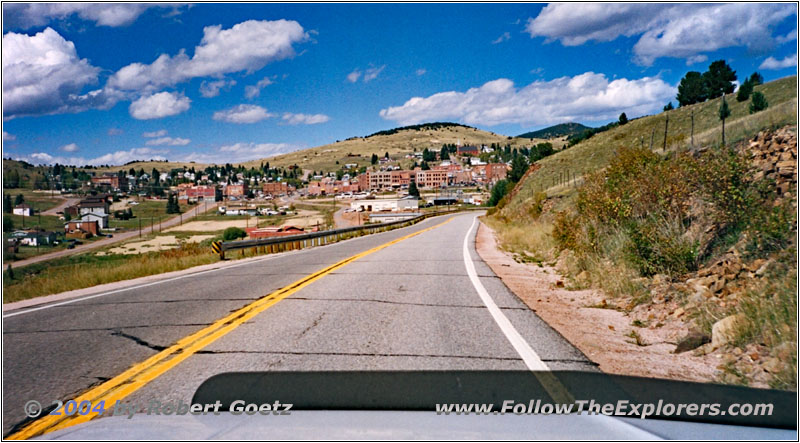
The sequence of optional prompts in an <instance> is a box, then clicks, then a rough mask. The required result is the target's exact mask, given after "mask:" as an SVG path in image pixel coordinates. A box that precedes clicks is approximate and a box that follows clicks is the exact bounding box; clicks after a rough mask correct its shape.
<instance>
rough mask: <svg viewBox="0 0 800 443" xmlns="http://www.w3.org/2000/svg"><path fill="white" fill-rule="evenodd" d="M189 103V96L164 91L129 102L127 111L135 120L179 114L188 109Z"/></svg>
mask: <svg viewBox="0 0 800 443" xmlns="http://www.w3.org/2000/svg"><path fill="white" fill-rule="evenodd" d="M189 103H191V100H189V97H186V96H184V95H183V94H178V93H177V92H166V91H165V92H159V93H158V94H153V95H148V96H144V97H141V98H140V99H138V100H136V101H134V102H133V103H131V105H130V106H129V107H128V112H130V114H131V117H133V118H135V119H137V120H150V119H154V118H162V117H169V116H172V115H177V114H180V113H181V112H184V111H186V110H187V109H189Z"/></svg>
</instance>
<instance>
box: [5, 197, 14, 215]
mask: <svg viewBox="0 0 800 443" xmlns="http://www.w3.org/2000/svg"><path fill="white" fill-rule="evenodd" d="M12 209H14V205H13V204H11V196H10V195H8V194H3V212H6V213H11V212H12Z"/></svg>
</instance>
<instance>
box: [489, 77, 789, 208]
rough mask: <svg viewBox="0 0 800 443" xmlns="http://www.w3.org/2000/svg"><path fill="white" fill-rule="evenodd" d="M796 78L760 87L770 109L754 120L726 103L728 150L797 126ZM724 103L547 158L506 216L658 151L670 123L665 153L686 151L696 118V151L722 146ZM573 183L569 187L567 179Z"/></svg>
mask: <svg viewBox="0 0 800 443" xmlns="http://www.w3.org/2000/svg"><path fill="white" fill-rule="evenodd" d="M796 85H797V77H796V76H791V77H786V78H782V79H780V80H775V81H772V82H769V83H766V84H763V85H759V86H756V88H755V90H756V91H760V92H761V93H763V94H764V95H765V96H766V98H767V101H769V108H768V109H767V110H766V111H763V112H760V113H757V114H754V115H750V114H749V111H748V105H749V103H750V101H749V100H748V101H745V102H738V101H736V98H735V95H730V96H728V97H727V98H726V100H727V102H728V106H730V109H731V116H730V117H729V118H728V119H727V121H726V125H725V134H726V141H727V142H728V143H729V144H732V143H735V142H737V141H741V140H743V139H744V138H746V137H747V136H748V134H752V133H753V132H754V131H756V132H757V131H758V130H760V129H761V128H766V127H780V126H783V125H786V124H791V123H794V122H796V120H797V89H796ZM721 100H722V99H721V98H718V99H714V100H709V101H707V102H705V103H698V104H695V105H691V106H684V107H680V108H678V109H675V110H672V111H667V112H663V113H661V114H657V115H653V116H649V117H644V118H639V119H636V120H633V121H631V122H629V123H628V124H626V125H623V126H619V127H617V128H614V129H611V130H609V131H606V132H603V133H600V134H597V135H595V136H594V137H592V138H590V139H588V140H585V141H583V142H581V143H578V144H576V145H575V146H573V147H571V148H569V149H566V150H563V151H561V152H558V153H556V154H555V155H552V156H550V157H546V158H544V159H542V160H540V161H539V162H538V164H539V165H540V169H539V170H537V171H536V173H535V174H531V175H530V176H529V177H528V178H527V179H526V180H524V181H523V182H522V183H520V184H519V185H518V187H517V189H516V192H517V194H516V196H515V198H513V199H512V200H511V201H510V202H509V204H508V205H507V206H506V208H505V209H504V210H503V212H504V213H505V214H507V215H510V214H511V213H513V212H517V211H519V210H520V209H521V208H522V207H523V206H524V203H525V202H526V201H528V200H529V199H531V198H532V197H533V196H534V195H535V193H536V192H546V193H547V194H548V195H549V196H552V195H563V194H567V193H571V191H572V189H573V186H572V183H573V181H572V179H573V177H576V178H577V179H576V180H575V183H580V179H581V177H582V176H583V175H584V174H587V173H590V172H593V171H596V170H597V169H600V168H604V167H605V166H606V165H608V163H609V161H610V160H611V158H612V157H613V156H614V153H615V152H616V150H617V149H618V148H620V147H634V146H645V147H649V146H650V140H651V138H652V140H653V148H654V149H658V150H659V151H660V150H661V148H662V147H663V146H664V126H665V122H666V119H667V117H669V124H668V128H667V129H668V132H667V140H666V141H667V142H666V145H667V150H672V149H676V148H677V147H679V146H686V145H687V144H688V143H689V142H690V141H691V140H690V136H691V126H692V117H691V116H692V113H694V142H695V145H702V144H705V145H708V144H713V143H719V142H720V139H721V137H720V131H721V124H720V120H719V116H718V110H719V106H720V103H721ZM567 177H569V178H570V185H567V184H566V178H567Z"/></svg>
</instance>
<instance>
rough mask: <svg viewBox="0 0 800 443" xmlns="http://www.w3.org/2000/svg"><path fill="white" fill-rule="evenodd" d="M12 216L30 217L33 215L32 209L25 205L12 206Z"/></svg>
mask: <svg viewBox="0 0 800 443" xmlns="http://www.w3.org/2000/svg"><path fill="white" fill-rule="evenodd" d="M12 212H13V213H14V215H24V216H26V217H30V216H31V215H33V208H32V207H30V205H28V204H27V203H20V204H18V205H17V206H14V209H13V211H12Z"/></svg>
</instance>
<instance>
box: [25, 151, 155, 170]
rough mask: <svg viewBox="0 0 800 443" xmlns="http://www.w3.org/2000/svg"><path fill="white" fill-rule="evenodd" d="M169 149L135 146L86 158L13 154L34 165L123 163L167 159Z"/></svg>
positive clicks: (39, 153) (44, 153)
mask: <svg viewBox="0 0 800 443" xmlns="http://www.w3.org/2000/svg"><path fill="white" fill-rule="evenodd" d="M168 152H169V151H167V150H159V149H152V148H134V149H130V150H127V151H115V152H109V153H108V154H104V155H101V156H99V157H95V158H91V159H88V160H87V159H86V158H85V157H64V156H54V155H51V154H48V153H46V152H34V153H32V154H30V155H17V156H12V158H15V159H17V160H24V161H26V162H28V163H31V164H34V165H41V164H49V165H51V164H54V163H59V164H62V165H75V166H84V165H95V166H97V165H122V164H125V163H128V162H131V161H134V160H166V157H164V154H167V153H168Z"/></svg>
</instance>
